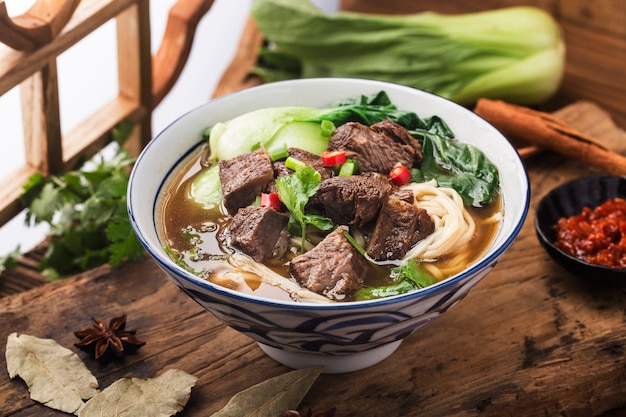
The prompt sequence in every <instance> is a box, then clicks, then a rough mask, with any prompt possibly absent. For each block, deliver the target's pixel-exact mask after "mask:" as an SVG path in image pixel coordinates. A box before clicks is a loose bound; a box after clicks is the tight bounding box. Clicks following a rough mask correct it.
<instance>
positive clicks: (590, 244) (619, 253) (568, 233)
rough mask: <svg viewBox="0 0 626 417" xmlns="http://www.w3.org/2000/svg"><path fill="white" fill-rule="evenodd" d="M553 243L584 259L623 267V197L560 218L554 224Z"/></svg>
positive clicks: (625, 229)
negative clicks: (554, 240) (554, 237)
mask: <svg viewBox="0 0 626 417" xmlns="http://www.w3.org/2000/svg"><path fill="white" fill-rule="evenodd" d="M555 230H556V233H557V237H556V242H555V244H556V246H557V247H559V248H560V249H561V250H562V251H563V252H565V253H567V254H569V255H571V256H574V257H576V258H578V259H581V260H583V261H585V262H588V263H592V264H597V265H604V266H608V267H612V268H625V267H626V200H624V199H622V198H614V199H610V200H607V201H605V202H604V203H602V204H601V205H599V206H598V207H596V208H594V209H591V208H590V207H584V208H583V210H582V212H581V213H580V214H577V215H575V216H571V217H567V218H565V217H563V218H561V219H560V220H559V221H558V223H557V225H556V226H555Z"/></svg>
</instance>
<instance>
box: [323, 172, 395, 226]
mask: <svg viewBox="0 0 626 417" xmlns="http://www.w3.org/2000/svg"><path fill="white" fill-rule="evenodd" d="M392 190H393V186H392V185H391V183H390V182H389V180H388V179H386V178H385V177H383V176H382V175H371V176H364V175H352V176H349V177H339V176H337V177H332V178H329V179H327V180H324V181H322V182H321V184H320V189H319V190H318V191H317V193H316V194H315V199H314V203H315V205H319V206H321V207H322V210H323V212H324V213H326V216H328V217H330V218H331V219H332V221H333V222H334V223H335V224H344V225H351V226H357V227H360V226H363V225H365V224H367V223H368V222H370V221H372V220H374V219H375V218H376V216H378V212H379V211H380V208H381V206H382V205H383V202H384V201H385V200H386V199H387V197H388V196H389V195H390V194H391V192H392Z"/></svg>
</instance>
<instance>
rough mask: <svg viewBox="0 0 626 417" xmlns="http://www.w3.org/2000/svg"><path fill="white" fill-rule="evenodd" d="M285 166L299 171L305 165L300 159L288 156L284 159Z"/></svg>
mask: <svg viewBox="0 0 626 417" xmlns="http://www.w3.org/2000/svg"><path fill="white" fill-rule="evenodd" d="M285 166H286V167H287V168H289V169H292V170H294V171H300V170H302V169H304V168H305V167H306V166H307V165H306V164H305V163H304V162H302V161H300V160H299V159H296V158H294V157H292V156H289V157H287V159H286V160H285Z"/></svg>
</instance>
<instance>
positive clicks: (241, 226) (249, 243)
mask: <svg viewBox="0 0 626 417" xmlns="http://www.w3.org/2000/svg"><path fill="white" fill-rule="evenodd" d="M288 221H289V215H288V214H286V213H279V212H278V211H276V210H274V209H273V208H270V207H259V206H247V207H243V208H240V209H239V210H238V211H237V214H235V216H234V217H233V220H232V223H231V224H230V226H229V227H228V238H229V239H230V242H231V244H232V246H233V247H236V248H239V249H241V251H243V252H244V253H245V254H246V255H248V256H250V257H251V258H252V259H254V260H255V261H257V262H261V261H263V260H265V259H268V258H272V257H275V256H276V255H277V254H276V253H275V252H276V251H277V250H279V248H278V246H279V245H278V243H279V242H280V241H281V233H282V231H283V230H284V229H285V228H286V227H287V222H288Z"/></svg>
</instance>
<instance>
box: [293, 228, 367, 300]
mask: <svg viewBox="0 0 626 417" xmlns="http://www.w3.org/2000/svg"><path fill="white" fill-rule="evenodd" d="M347 230H348V228H347V227H345V226H339V227H338V228H337V229H335V230H334V231H333V232H331V233H330V234H329V235H328V236H326V238H324V240H322V241H321V242H320V243H319V244H318V245H317V246H316V247H315V248H313V249H311V250H310V251H308V252H306V253H303V254H302V255H298V256H296V257H295V258H294V259H293V260H292V261H291V262H290V264H289V272H290V273H291V275H292V276H293V277H294V278H295V279H296V280H297V281H298V282H299V283H300V285H302V286H303V287H305V288H308V289H309V290H311V291H314V292H316V293H318V294H323V295H325V296H327V297H329V298H331V299H334V300H341V299H344V298H345V297H346V295H349V294H350V293H351V292H353V291H355V290H357V289H359V288H361V287H362V286H363V279H364V277H365V274H366V273H367V267H368V265H367V261H366V259H365V258H364V257H363V256H361V255H360V254H359V253H358V252H357V251H356V249H354V247H353V246H352V245H351V244H350V242H348V240H347V239H346V237H345V236H344V235H343V232H344V231H347Z"/></svg>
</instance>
